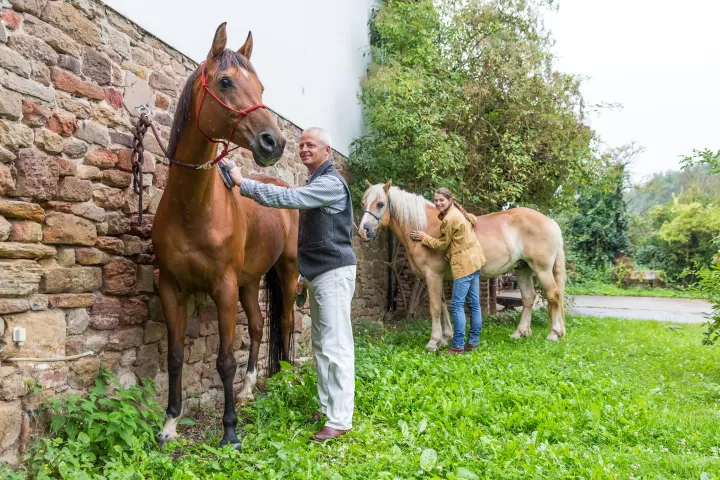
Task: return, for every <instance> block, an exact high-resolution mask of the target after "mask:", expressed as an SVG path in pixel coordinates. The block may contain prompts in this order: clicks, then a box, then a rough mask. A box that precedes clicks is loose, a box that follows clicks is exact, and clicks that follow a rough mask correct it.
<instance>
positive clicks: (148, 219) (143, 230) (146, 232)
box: [130, 215, 155, 238]
mask: <svg viewBox="0 0 720 480" xmlns="http://www.w3.org/2000/svg"><path fill="white" fill-rule="evenodd" d="M154 221H155V215H143V220H142V225H139V224H138V218H137V215H133V216H132V221H131V227H130V233H132V234H133V235H137V236H138V237H140V238H150V234H151V233H152V226H153V222H154Z"/></svg>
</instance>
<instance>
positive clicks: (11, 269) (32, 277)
mask: <svg viewBox="0 0 720 480" xmlns="http://www.w3.org/2000/svg"><path fill="white" fill-rule="evenodd" d="M42 273H43V269H42V267H40V265H38V263H37V262H35V261H33V260H0V295H5V296H20V295H29V294H32V293H37V291H38V288H39V283H40V279H41V278H42Z"/></svg>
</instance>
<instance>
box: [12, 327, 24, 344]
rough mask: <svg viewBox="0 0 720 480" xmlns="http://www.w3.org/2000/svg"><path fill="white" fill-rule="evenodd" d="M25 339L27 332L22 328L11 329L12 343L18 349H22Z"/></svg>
mask: <svg viewBox="0 0 720 480" xmlns="http://www.w3.org/2000/svg"><path fill="white" fill-rule="evenodd" d="M26 339H27V330H25V328H23V327H15V328H13V342H15V343H17V344H18V347H22V346H23V344H24V343H25V340H26Z"/></svg>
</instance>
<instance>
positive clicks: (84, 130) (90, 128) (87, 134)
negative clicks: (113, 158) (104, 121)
mask: <svg viewBox="0 0 720 480" xmlns="http://www.w3.org/2000/svg"><path fill="white" fill-rule="evenodd" d="M75 136H76V137H77V138H79V139H81V140H85V141H86V142H88V143H96V144H98V145H102V146H103V147H107V146H108V145H110V136H109V135H108V129H107V127H106V126H105V125H100V124H97V123H95V122H90V121H88V120H84V121H82V122H80V124H79V126H78V130H77V132H75Z"/></svg>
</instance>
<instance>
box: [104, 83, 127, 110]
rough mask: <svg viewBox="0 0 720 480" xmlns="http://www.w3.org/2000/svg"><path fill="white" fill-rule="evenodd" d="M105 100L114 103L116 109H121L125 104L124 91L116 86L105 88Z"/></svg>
mask: <svg viewBox="0 0 720 480" xmlns="http://www.w3.org/2000/svg"><path fill="white" fill-rule="evenodd" d="M105 100H107V102H108V103H109V104H110V105H112V107H113V108H114V109H115V110H120V107H121V106H122V104H123V93H122V92H121V91H120V90H115V89H114V88H106V89H105Z"/></svg>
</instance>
